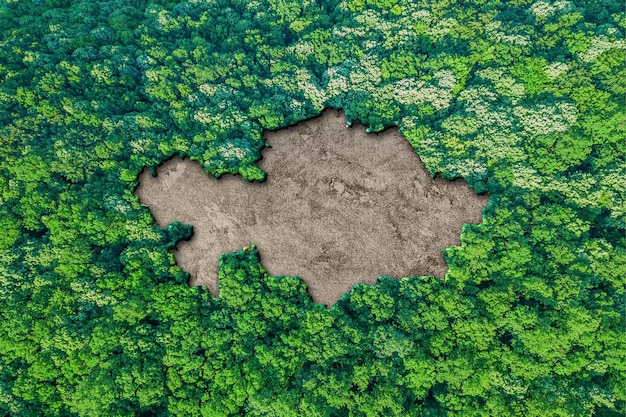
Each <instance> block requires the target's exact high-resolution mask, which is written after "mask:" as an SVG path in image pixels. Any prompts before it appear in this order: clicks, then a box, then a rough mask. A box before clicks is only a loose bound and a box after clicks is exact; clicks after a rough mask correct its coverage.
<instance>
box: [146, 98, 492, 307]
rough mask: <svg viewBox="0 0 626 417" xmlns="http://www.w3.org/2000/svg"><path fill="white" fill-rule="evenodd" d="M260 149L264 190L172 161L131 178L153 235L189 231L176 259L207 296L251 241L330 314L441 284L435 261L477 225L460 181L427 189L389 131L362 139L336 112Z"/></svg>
mask: <svg viewBox="0 0 626 417" xmlns="http://www.w3.org/2000/svg"><path fill="white" fill-rule="evenodd" d="M265 140H266V142H267V143H269V144H270V145H271V148H268V149H265V150H264V151H263V158H262V159H261V160H260V161H259V162H258V164H257V165H258V166H259V167H260V168H261V169H263V170H264V171H266V172H267V173H268V176H267V179H266V181H264V182H262V183H251V182H246V181H245V180H243V179H242V178H241V177H239V176H233V175H224V176H222V178H220V179H216V178H214V177H212V176H210V175H207V174H206V173H205V171H204V169H203V168H202V167H201V166H200V165H199V164H198V163H197V162H193V161H190V160H189V159H181V158H179V157H174V158H172V159H170V160H169V161H167V162H166V163H164V164H163V165H161V166H160V167H159V168H158V170H157V173H158V175H157V177H156V178H153V177H152V176H151V175H150V173H149V172H148V170H147V169H146V170H144V172H142V174H141V175H140V176H139V184H140V186H139V187H138V188H137V190H136V193H137V195H138V196H139V198H140V200H141V202H142V203H143V204H145V205H147V206H149V208H150V210H151V211H152V214H153V215H154V218H155V219H156V221H157V222H158V223H159V225H160V226H162V227H164V226H166V225H167V224H169V223H171V222H174V221H179V222H182V223H186V224H191V225H193V228H194V236H193V238H192V239H191V240H190V241H187V242H180V243H179V244H178V250H177V251H176V252H175V256H176V260H177V263H178V265H180V266H181V267H182V268H183V269H184V270H186V271H188V272H189V273H190V274H191V279H190V282H189V284H190V285H192V286H194V285H205V286H207V287H208V288H209V290H210V292H211V293H212V294H213V295H217V294H218V261H219V256H220V254H222V253H228V252H234V251H237V250H240V249H241V248H242V247H244V246H248V245H250V243H251V242H254V244H255V245H256V246H257V248H258V249H259V253H260V255H261V259H262V263H263V266H264V267H265V269H266V270H267V271H268V273H269V274H271V275H274V276H279V275H291V276H299V277H300V278H302V280H303V281H304V282H305V283H306V284H307V286H308V291H309V293H310V294H311V296H312V297H313V300H314V301H315V302H318V303H322V304H326V305H329V306H330V305H332V304H334V303H335V302H336V301H337V300H338V299H339V298H341V296H342V295H343V294H344V293H345V292H347V291H349V290H350V289H351V288H352V287H353V286H354V285H355V284H357V283H370V284H373V283H375V282H376V279H377V278H378V277H379V276H381V275H386V276H389V277H395V278H401V277H407V276H413V275H435V276H438V277H443V276H444V275H445V272H446V270H447V265H446V263H445V260H444V257H443V253H442V252H441V250H442V249H443V248H446V247H449V246H452V245H458V244H459V243H460V239H459V236H460V232H461V228H462V225H463V224H464V223H480V222H481V209H482V208H483V207H485V206H486V204H487V202H488V199H489V197H488V196H487V195H477V194H476V193H475V192H474V191H473V190H471V189H470V188H469V186H468V185H467V183H465V181H463V180H460V179H459V180H455V181H447V180H444V179H442V178H439V177H437V178H435V179H432V178H431V177H430V176H429V174H428V172H427V171H426V168H425V167H424V165H423V163H422V161H421V160H420V158H419V157H418V155H417V154H416V153H415V151H414V150H413V148H412V147H411V145H410V144H409V143H408V142H407V141H406V140H405V139H404V138H403V137H402V136H401V135H400V134H399V133H398V131H397V129H388V130H386V131H384V132H382V133H379V134H366V133H365V128H364V127H362V126H359V127H354V128H347V127H346V121H345V118H344V117H343V114H342V113H340V112H338V111H335V110H326V111H325V112H324V113H323V114H322V115H321V116H320V117H318V118H315V119H312V120H308V121H306V122H301V123H298V124H297V125H295V126H292V127H290V128H287V129H283V130H279V131H276V132H267V133H266V134H265Z"/></svg>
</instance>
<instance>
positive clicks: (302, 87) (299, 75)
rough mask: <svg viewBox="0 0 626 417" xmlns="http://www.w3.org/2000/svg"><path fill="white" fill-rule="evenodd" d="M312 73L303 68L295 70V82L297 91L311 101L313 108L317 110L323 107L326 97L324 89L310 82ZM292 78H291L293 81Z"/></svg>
mask: <svg viewBox="0 0 626 417" xmlns="http://www.w3.org/2000/svg"><path fill="white" fill-rule="evenodd" d="M312 78H313V77H312V75H311V73H310V72H309V71H307V70H304V69H298V70H297V71H296V79H295V84H296V86H297V87H298V90H299V91H302V92H303V93H304V97H306V99H307V100H310V101H311V103H313V108H314V109H315V110H317V111H321V110H323V109H324V104H325V103H326V100H327V99H328V97H327V96H326V91H325V90H324V89H321V88H319V87H318V86H317V85H315V84H314V83H313V82H312ZM293 81H294V80H292V82H293Z"/></svg>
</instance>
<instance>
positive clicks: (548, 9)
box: [530, 1, 572, 20]
mask: <svg viewBox="0 0 626 417" xmlns="http://www.w3.org/2000/svg"><path fill="white" fill-rule="evenodd" d="M571 7H572V4H571V2H569V1H555V2H552V3H550V2H547V1H538V2H536V3H533V4H532V5H531V6H530V12H531V13H532V14H533V15H534V16H535V18H536V19H538V20H541V19H545V18H546V17H549V16H551V15H553V14H554V13H556V12H560V11H567V10H569V9H571Z"/></svg>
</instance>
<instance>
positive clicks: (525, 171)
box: [512, 164, 543, 189]
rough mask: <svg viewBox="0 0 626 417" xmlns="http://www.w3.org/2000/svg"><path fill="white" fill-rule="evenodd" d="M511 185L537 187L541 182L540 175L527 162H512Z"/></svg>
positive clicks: (539, 186)
mask: <svg viewBox="0 0 626 417" xmlns="http://www.w3.org/2000/svg"><path fill="white" fill-rule="evenodd" d="M512 172H513V181H512V183H513V185H514V186H516V187H520V188H527V189H538V188H541V186H542V184H543V180H542V176H541V175H538V173H537V170H536V169H534V168H532V167H531V166H529V165H528V164H514V165H513V166H512Z"/></svg>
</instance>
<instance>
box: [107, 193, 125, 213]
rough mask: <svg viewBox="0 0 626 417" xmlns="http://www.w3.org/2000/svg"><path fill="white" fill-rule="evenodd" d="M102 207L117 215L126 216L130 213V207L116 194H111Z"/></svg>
mask: <svg viewBox="0 0 626 417" xmlns="http://www.w3.org/2000/svg"><path fill="white" fill-rule="evenodd" d="M104 207H105V208H106V209H109V210H113V211H117V212H118V213H122V214H127V213H129V212H130V211H131V209H132V208H131V207H130V205H129V204H128V203H127V202H126V201H124V199H123V198H121V197H120V196H118V195H117V194H111V195H109V196H107V197H106V198H105V199H104Z"/></svg>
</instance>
